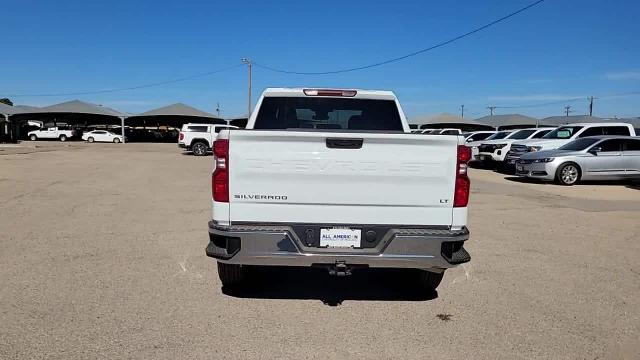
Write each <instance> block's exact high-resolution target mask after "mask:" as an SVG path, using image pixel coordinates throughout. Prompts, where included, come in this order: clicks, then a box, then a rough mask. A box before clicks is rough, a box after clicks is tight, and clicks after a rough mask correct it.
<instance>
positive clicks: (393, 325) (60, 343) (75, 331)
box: [0, 143, 640, 359]
mask: <svg viewBox="0 0 640 360" xmlns="http://www.w3.org/2000/svg"><path fill="white" fill-rule="evenodd" d="M43 144H44V145H42V146H43V147H42V148H35V147H31V145H28V147H7V148H2V151H0V201H1V202H2V207H0V250H1V251H0V269H1V270H0V284H2V286H1V287H0V324H2V325H1V326H0V358H2V359H15V358H59V359H87V358H108V359H116V358H145V359H149V358H166V359H176V358H242V359H251V358H257V359H262V358H296V359H300V358H318V359H326V358H335V359H344V358H349V357H354V358H389V359H392V358H393V359H410V358H437V359H443V358H449V359H451V358H468V359H495V358H504V359H519V358H522V359H532V358H541V359H550V358H553V359H602V358H605V359H606V358H611V359H617V358H625V357H626V358H629V359H637V358H640V296H639V295H640V265H639V264H640V262H639V261H638V260H639V258H640V257H639V256H640V242H639V241H638V240H640V235H638V234H640V220H639V219H640V187H634V186H633V185H628V184H613V185H612V184H599V185H577V186H574V187H571V188H566V187H559V186H555V185H548V184H547V185H545V184H534V183H523V182H520V181H518V179H511V178H509V177H508V176H507V177H506V179H505V176H504V175H500V174H497V173H494V172H491V171H487V170H476V169H473V170H472V172H471V178H472V181H473V193H472V201H471V205H470V229H471V232H472V235H471V240H470V241H469V242H468V243H467V248H468V250H469V252H470V253H471V255H472V261H471V263H469V264H465V265H464V266H461V267H459V268H456V269H453V270H450V271H448V272H447V274H446V275H445V277H444V280H443V283H442V285H441V286H440V288H439V289H438V293H437V296H434V295H433V294H432V295H430V296H425V295H424V294H419V293H416V292H415V291H413V290H412V289H411V287H410V285H411V284H410V283H407V282H401V281H400V282H399V281H397V279H398V276H399V277H402V276H403V274H404V273H402V272H400V273H397V272H388V271H385V272H380V271H367V272H362V273H359V274H356V275H354V276H353V277H349V278H345V279H336V278H329V277H328V276H327V275H326V274H325V273H324V272H317V271H311V270H300V269H295V270H286V269H276V270H272V271H268V272H267V273H266V274H263V275H261V276H260V277H258V278H257V279H256V283H255V290H254V291H250V292H245V293H239V294H230V295H227V294H224V293H223V292H222V291H221V288H220V283H219V281H218V278H217V273H216V268H215V261H213V259H210V258H207V257H206V256H205V253H204V248H205V246H206V244H207V242H208V237H207V221H208V219H209V217H210V197H211V190H210V180H209V174H210V170H211V167H212V158H211V157H206V158H196V157H193V156H186V155H183V154H181V153H180V151H179V150H178V149H177V147H176V146H175V145H173V144H125V145H115V144H81V143H65V144H59V143H43ZM43 150H45V151H43ZM3 154H4V155H3Z"/></svg>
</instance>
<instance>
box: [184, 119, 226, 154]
mask: <svg viewBox="0 0 640 360" xmlns="http://www.w3.org/2000/svg"><path fill="white" fill-rule="evenodd" d="M237 128H238V127H236V126H232V125H213V124H191V123H190V124H184V125H182V129H181V130H180V134H179V135H178V147H181V148H183V149H185V150H186V151H191V152H192V153H193V155H195V156H204V155H206V154H207V153H208V152H209V151H211V149H212V147H213V142H214V141H215V139H216V136H218V133H219V132H220V130H223V129H237Z"/></svg>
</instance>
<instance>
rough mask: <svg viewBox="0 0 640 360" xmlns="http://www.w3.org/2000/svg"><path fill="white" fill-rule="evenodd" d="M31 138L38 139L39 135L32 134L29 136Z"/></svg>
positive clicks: (32, 139)
mask: <svg viewBox="0 0 640 360" xmlns="http://www.w3.org/2000/svg"><path fill="white" fill-rule="evenodd" d="M29 140H31V141H36V140H38V137H37V136H36V135H35V134H31V136H29Z"/></svg>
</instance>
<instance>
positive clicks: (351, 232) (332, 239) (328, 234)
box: [320, 228, 362, 249]
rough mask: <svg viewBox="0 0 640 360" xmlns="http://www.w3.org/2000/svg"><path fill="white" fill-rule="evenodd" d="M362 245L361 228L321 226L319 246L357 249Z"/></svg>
mask: <svg viewBox="0 0 640 360" xmlns="http://www.w3.org/2000/svg"><path fill="white" fill-rule="evenodd" d="M361 245H362V229H352V228H321V229H320V247H326V248H340V249H350V248H353V249H357V248H360V247H361Z"/></svg>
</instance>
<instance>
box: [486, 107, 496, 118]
mask: <svg viewBox="0 0 640 360" xmlns="http://www.w3.org/2000/svg"><path fill="white" fill-rule="evenodd" d="M496 107H497V106H487V109H489V111H491V116H493V110H495V109H496Z"/></svg>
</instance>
